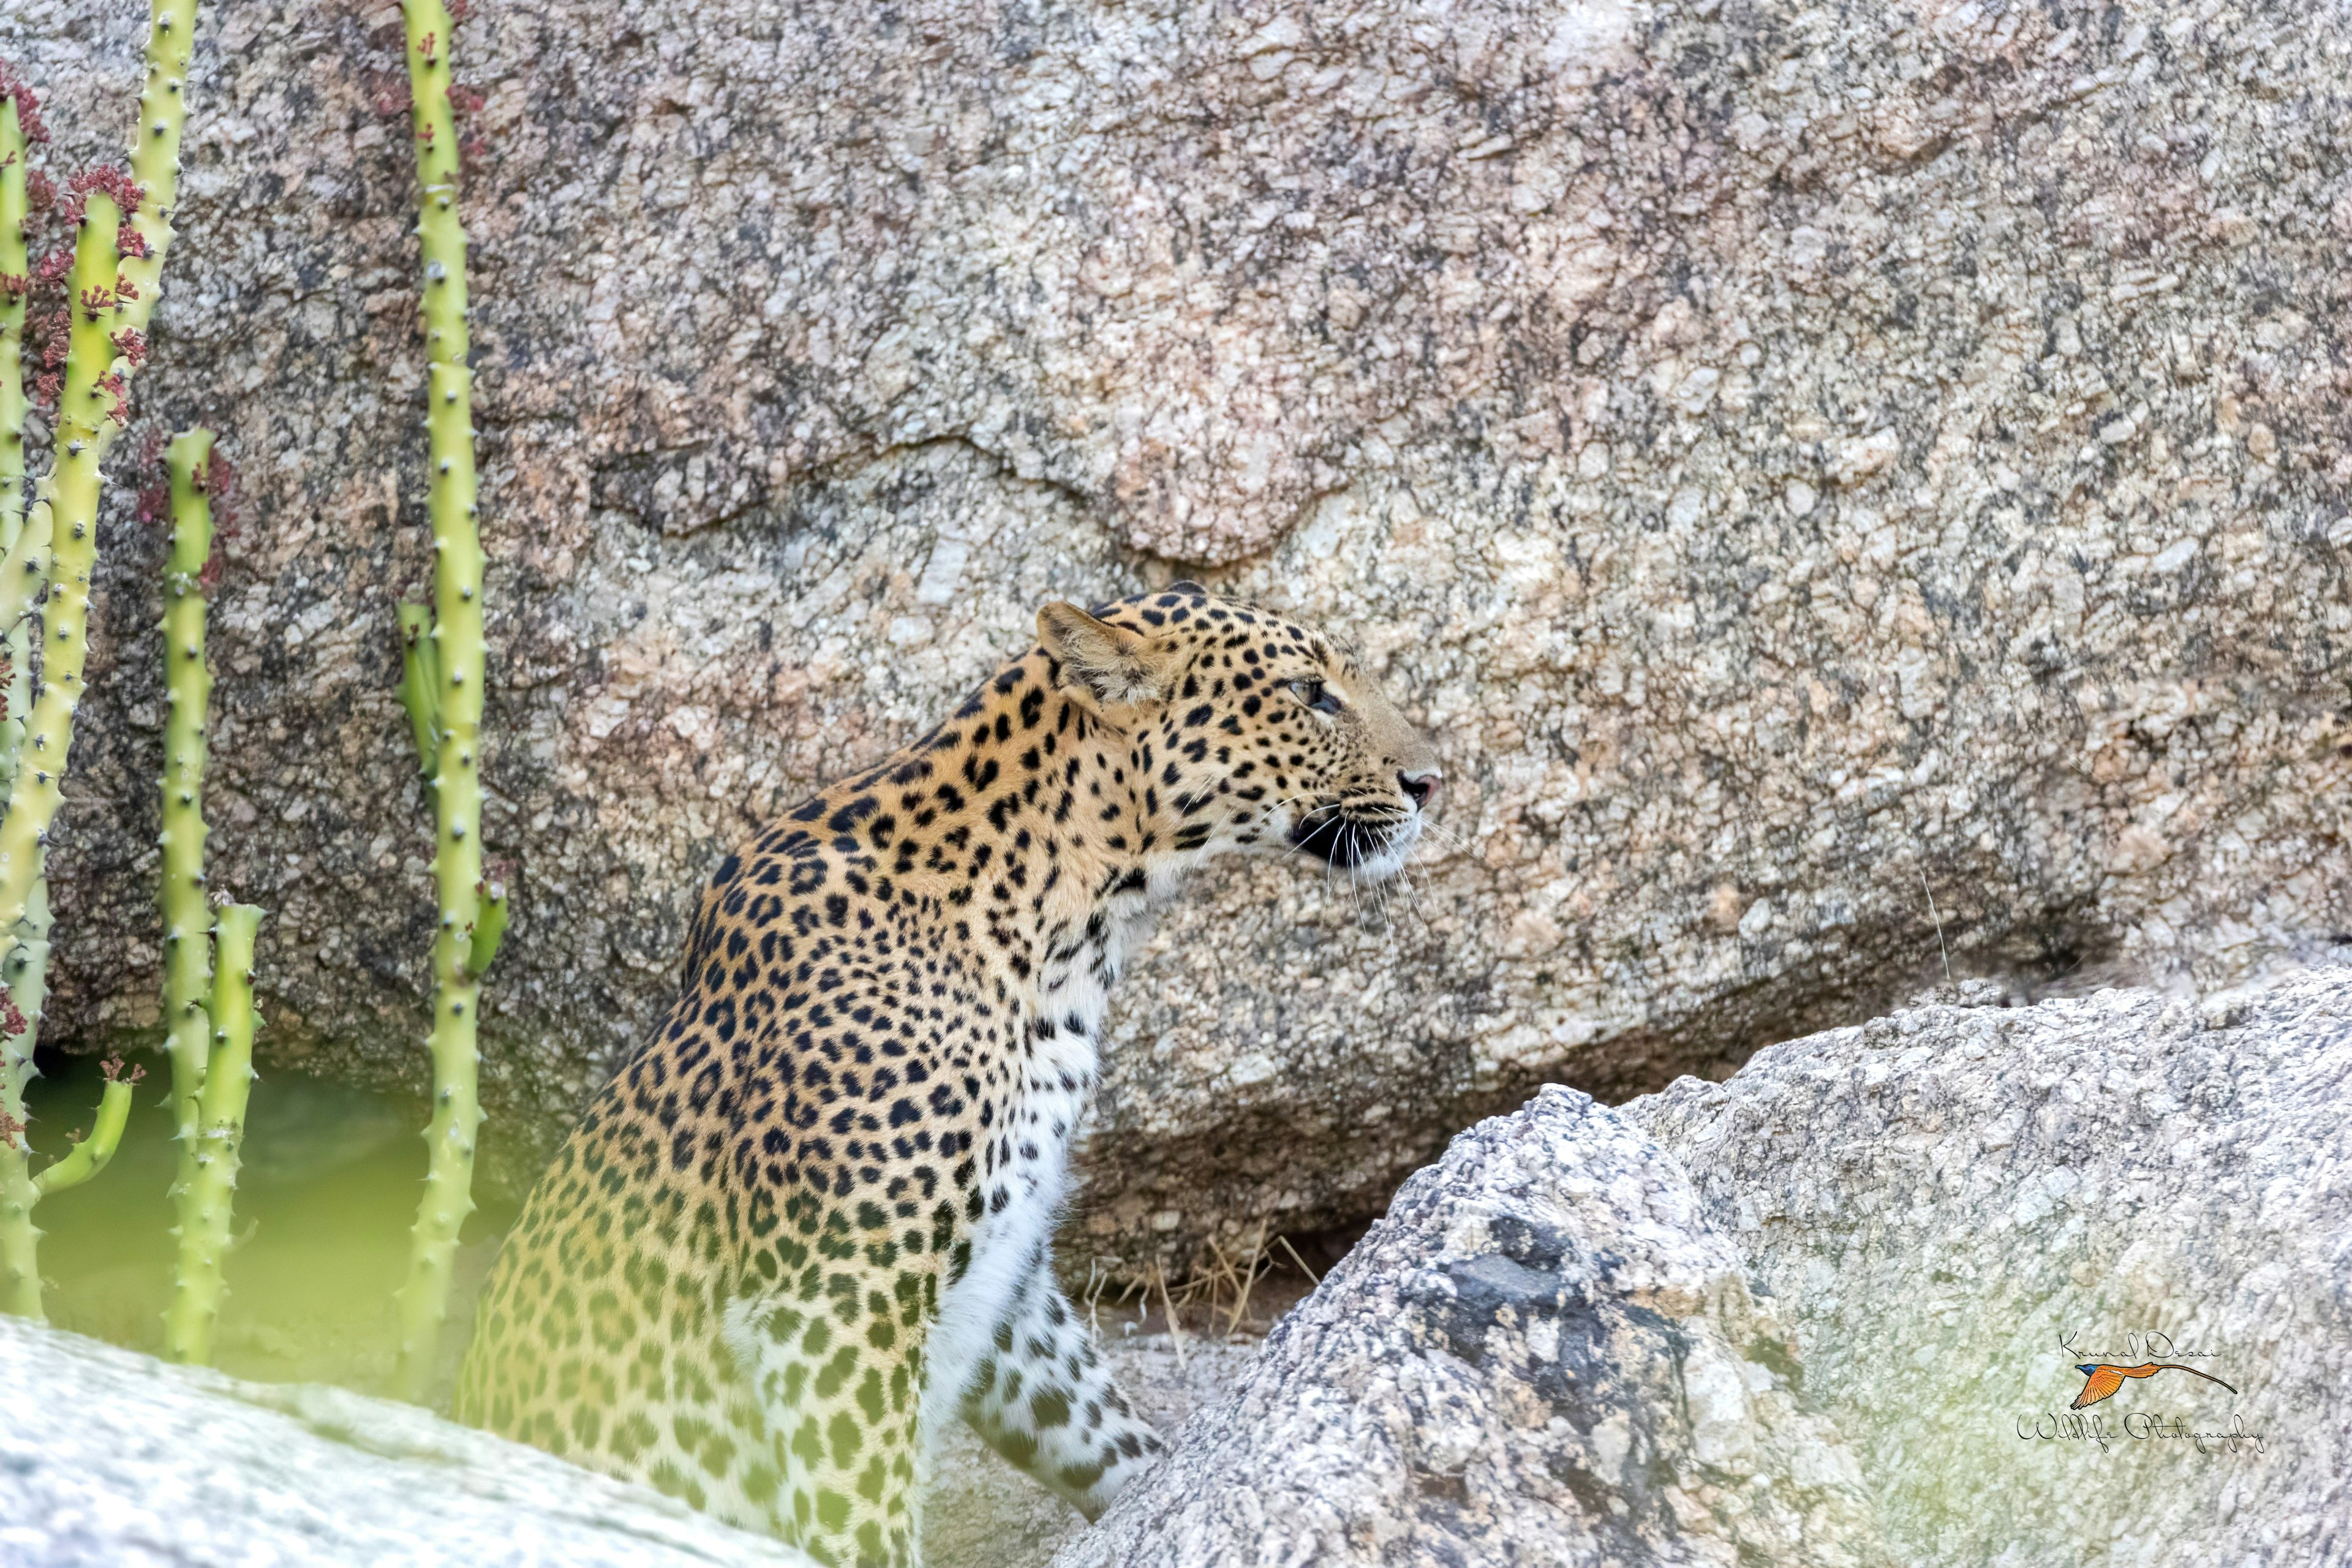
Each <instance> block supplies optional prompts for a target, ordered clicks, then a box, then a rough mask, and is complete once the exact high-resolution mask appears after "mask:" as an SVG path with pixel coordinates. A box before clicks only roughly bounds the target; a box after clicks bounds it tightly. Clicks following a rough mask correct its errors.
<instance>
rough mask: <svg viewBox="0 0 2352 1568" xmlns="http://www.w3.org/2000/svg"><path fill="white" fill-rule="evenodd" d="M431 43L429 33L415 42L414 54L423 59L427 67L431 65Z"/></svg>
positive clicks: (432, 41)
mask: <svg viewBox="0 0 2352 1568" xmlns="http://www.w3.org/2000/svg"><path fill="white" fill-rule="evenodd" d="M433 43H434V37H433V35H432V34H430V33H427V34H425V36H424V37H421V38H419V39H417V40H416V52H417V53H418V54H419V55H421V56H423V57H424V58H425V64H426V65H428V66H429V65H431V64H432V63H433Z"/></svg>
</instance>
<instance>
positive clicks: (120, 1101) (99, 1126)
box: [33, 1057, 147, 1197]
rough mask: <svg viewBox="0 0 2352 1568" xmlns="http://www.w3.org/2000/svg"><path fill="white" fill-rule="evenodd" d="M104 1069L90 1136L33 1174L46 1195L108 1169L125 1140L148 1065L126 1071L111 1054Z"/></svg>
mask: <svg viewBox="0 0 2352 1568" xmlns="http://www.w3.org/2000/svg"><path fill="white" fill-rule="evenodd" d="M100 1070H101V1071H103V1072H104V1073H105V1074H106V1092H105V1093H104V1094H103V1095H102V1096H101V1097H100V1100H99V1102H98V1120H97V1121H95V1122H93V1123H92V1124H91V1126H90V1130H89V1137H87V1138H82V1139H78V1140H77V1141H76V1142H75V1143H74V1146H73V1149H72V1150H71V1152H68V1154H67V1155H66V1157H65V1158H64V1159H62V1160H59V1161H58V1163H56V1164H54V1165H51V1166H50V1167H49V1168H48V1169H47V1170H46V1171H43V1172H42V1173H40V1174H39V1175H37V1176H36V1177H34V1178H33V1185H35V1186H36V1187H37V1188H39V1189H40V1193H41V1195H42V1196H43V1197H47V1196H48V1195H49V1194H51V1193H61V1192H64V1191H65V1190H66V1189H67V1188H68V1187H78V1186H79V1185H81V1184H83V1183H84V1182H87V1181H89V1179H90V1178H91V1177H92V1176H95V1175H97V1174H98V1173H100V1171H103V1170H105V1169H106V1166H107V1163H108V1162H109V1161H110V1160H112V1159H113V1158H114V1151H115V1150H116V1149H118V1148H120V1147H121V1144H122V1129H123V1127H124V1125H125V1124H127V1123H128V1122H129V1121H130V1120H131V1085H133V1084H135V1083H137V1082H138V1081H139V1080H140V1079H143V1078H145V1077H146V1076H147V1069H146V1068H131V1070H130V1071H129V1072H127V1073H126V1072H124V1071H123V1070H122V1058H121V1057H109V1058H106V1062H105V1065H104V1066H103V1068H101V1069H100Z"/></svg>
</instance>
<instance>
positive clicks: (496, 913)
mask: <svg viewBox="0 0 2352 1568" xmlns="http://www.w3.org/2000/svg"><path fill="white" fill-rule="evenodd" d="M479 892H480V897H481V913H480V914H479V915H478V917H477V918H476V920H475V921H474V931H473V935H472V937H471V939H470V940H469V941H468V942H467V944H466V973H468V974H471V975H472V976H473V977H474V978H475V979H477V980H479V979H480V978H481V977H482V976H483V975H485V974H488V973H489V972H490V965H491V964H493V963H497V962H498V961H499V943H500V942H504V941H505V940H506V934H507V885H506V884H505V883H504V882H489V883H486V884H484V885H483V887H482V888H481V889H479Z"/></svg>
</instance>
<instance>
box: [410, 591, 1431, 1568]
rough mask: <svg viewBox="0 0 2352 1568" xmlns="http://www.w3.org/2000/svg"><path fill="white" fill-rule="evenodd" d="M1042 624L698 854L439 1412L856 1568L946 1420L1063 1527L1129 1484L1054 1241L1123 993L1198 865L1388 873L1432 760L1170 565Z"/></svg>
mask: <svg viewBox="0 0 2352 1568" xmlns="http://www.w3.org/2000/svg"><path fill="white" fill-rule="evenodd" d="M1036 629H1037V641H1036V643H1035V645H1034V647H1030V648H1028V649H1027V651H1026V652H1024V653H1023V654H1021V655H1020V656H1019V657H1017V658H1013V659H1012V660H1011V661H1009V662H1007V663H1005V664H1003V666H1001V667H1000V668H997V669H996V670H995V671H994V673H993V674H992V675H991V676H990V677H989V678H988V679H986V680H984V681H983V682H982V685H981V686H980V688H979V689H977V690H975V691H974V692H973V693H972V694H971V696H970V697H969V698H968V699H967V700H965V701H964V702H963V703H962V704H961V706H960V707H958V708H957V709H956V710H954V712H953V714H952V716H951V717H950V718H949V719H947V720H946V721H944V722H942V723H941V724H940V725H939V727H938V728H936V729H934V730H932V731H929V732H928V733H926V734H924V735H922V736H921V737H920V738H919V739H918V740H916V741H915V742H912V743H910V744H909V745H908V746H906V747H905V748H904V749H902V750H900V751H898V752H894V753H892V754H890V755H889V756H887V757H885V758H884V759H882V760H881V761H880V762H878V763H875V764H873V765H872V766H870V767H867V768H866V769H865V770H864V771H862V772H860V773H856V774H855V775H854V776H852V777H849V778H847V779H845V780H844V781H843V782H840V783H837V784H834V785H832V786H831V787H829V788H826V789H824V791H823V792H822V793H820V794H818V795H815V796H814V798H812V799H810V800H808V801H807V802H805V803H804V804H802V805H798V806H796V807H794V808H793V809H792V810H790V811H789V812H787V813H785V814H784V815H783V816H782V817H781V818H779V819H777V820H775V821H774V822H772V824H771V825H769V826H767V827H765V828H764V829H763V830H762V831H761V833H759V834H758V835H757V837H754V838H753V839H752V840H751V841H750V842H748V843H746V844H744V845H742V846H741V847H740V848H738V849H737V850H736V851H735V852H733V853H730V854H728V855H727V856H726V857H725V858H723V859H722V860H721V861H720V862H719V866H718V868H717V869H716V870H715V871H714V872H713V873H712V875H711V877H710V879H709V883H708V885H707V886H706V887H705V888H704V889H702V890H701V894H700V900H699V905H698V910H697V911H696V914H695V916H694V919H693V921H692V922H691V924H690V926H689V928H688V937H687V952H686V956H685V962H684V964H683V967H682V978H681V983H680V984H679V987H678V989H677V995H676V999H675V1001H674V1002H673V1004H672V1005H670V1007H669V1010H668V1012H667V1016H665V1017H663V1018H662V1019H661V1021H660V1022H659V1024H658V1025H657V1026H656V1029H655V1030H654V1032H653V1034H652V1036H651V1037H650V1038H649V1039H648V1040H647V1041H646V1043H645V1044H644V1045H642V1046H641V1047H637V1048H636V1049H635V1052H634V1053H633V1054H631V1055H630V1056H629V1057H628V1058H626V1059H625V1061H624V1062H623V1063H622V1064H621V1065H620V1067H619V1068H618V1069H617V1070H616V1071H614V1073H613V1075H612V1076H611V1077H610V1078H609V1079H607V1080H606V1081H605V1082H604V1086H603V1087H602V1088H601V1089H598V1090H597V1091H596V1092H594V1093H593V1096H592V1097H591V1098H590V1100H589V1101H588V1103H587V1105H586V1107H585V1109H584V1110H583V1111H582V1113H581V1114H580V1115H579V1117H578V1119H577V1121H576V1122H575V1123H574V1124H573V1126H572V1131H571V1132H570V1134H569V1136H568V1137H567V1138H566V1140H565V1141H564V1142H563V1144H562V1148H561V1150H560V1152H558V1153H557V1154H556V1155H555V1157H554V1159H553V1161H552V1163H551V1164H550V1165H549V1166H548V1168H547V1169H546V1171H545V1172H544V1173H543V1174H542V1175H541V1179H540V1180H539V1182H538V1184H536V1186H535V1187H534V1189H533V1190H532V1191H531V1193H530V1195H529V1197H528V1199H527V1200H526V1202H525V1204H524V1205H523V1208H522V1210H521V1213H520V1216H519V1218H518V1220H517V1222H516V1224H515V1225H514V1226H513V1228H512V1229H511V1230H510V1231H509V1234H508V1236H507V1237H506V1239H505V1241H504V1243H503V1245H502V1247H501V1249H500V1252H499V1257H498V1258H497V1261H496V1263H495V1265H494V1266H493V1268H492V1270H491V1274H490V1278H489V1280H488V1284H487V1286H486V1288H485V1289H484V1293H483V1296H482V1299H481V1301H480V1304H479V1307H478V1312H477V1316H476V1331H475V1334H474V1337H473V1340H472V1342H471V1344H470V1346H469V1348H468V1349H467V1352H466V1355H465V1359H464V1362H463V1363H462V1367H461V1370H460V1373H459V1378H458V1384H457V1393H456V1397H455V1410H456V1414H457V1416H458V1417H459V1418H460V1419H461V1420H464V1421H466V1422H468V1423H470V1424H472V1425H474V1426H480V1427H483V1428H486V1429H488V1430H489V1431H491V1432H494V1433H498V1434H500V1435H502V1436H508V1437H510V1438H515V1439H519V1440H520V1441H522V1442H525V1443H529V1444H533V1445H536V1446H537V1447H541V1448H543V1449H546V1450H548V1451H550V1452H551V1453H554V1454H557V1455H560V1456H562V1457H564V1458H569V1459H571V1460H572V1461H573V1462H575V1463H578V1464H581V1465H583V1466H586V1467H588V1468H592V1469H596V1470H601V1471H604V1472H605V1473H607V1474H610V1475H613V1476H616V1477H619V1478H622V1479H627V1480H634V1481H639V1482H643V1483H646V1484H648V1485H650V1486H652V1487H654V1488H656V1489H659V1490H661V1491H663V1492H666V1493H668V1494H670V1495H671V1496H673V1497H676V1498H679V1499H682V1500H684V1501H685V1502H686V1503H687V1504H688V1505H689V1506H691V1507H693V1508H695V1509H698V1510H703V1511H705V1512H707V1513H709V1514H713V1515H716V1516H718V1517H719V1518H720V1519H723V1520H725V1521H729V1522H731V1523H734V1524H737V1525H740V1526H743V1527H746V1528H749V1529H752V1530H756V1531H764V1532H767V1533H770V1534H772V1535H775V1536H778V1537H781V1538H782V1540H783V1541H784V1542H787V1543H789V1544H791V1545H793V1546H795V1547H797V1548H798V1549H799V1550H800V1551H801V1552H803V1554H805V1555H806V1556H807V1557H808V1558H810V1559H812V1560H814V1562H817V1563H825V1564H844V1563H856V1564H859V1565H860V1568H866V1565H888V1568H897V1565H900V1564H910V1565H911V1564H915V1563H919V1559H920V1534H921V1531H920V1510H921V1494H922V1489H923V1485H924V1483H925V1481H926V1479H927V1478H928V1475H929V1467H930V1464H931V1455H932V1453H933V1450H934V1447H935V1445H936V1443H937V1441H938V1437H939V1435H940V1433H941V1432H942V1431H943V1430H946V1429H947V1428H948V1427H949V1426H950V1425H951V1424H952V1423H954V1422H956V1421H958V1420H961V1421H962V1422H964V1423H966V1424H968V1425H969V1426H971V1427H972V1428H973V1429H974V1430H975V1431H976V1432H977V1433H978V1434H979V1435H980V1436H981V1437H982V1439H983V1440H984V1441H985V1442H986V1443H987V1445H988V1446H989V1447H992V1448H993V1449H994V1450H995V1451H996V1452H997V1453H998V1454H1000V1455H1002V1456H1003V1458H1006V1459H1008V1460H1010V1461H1011V1462H1012V1463H1013V1465H1015V1466H1017V1467H1018V1468H1021V1469H1022V1470H1024V1471H1025V1472H1027V1473H1028V1474H1029V1475H1030V1476H1031V1477H1033V1478H1034V1479H1035V1480H1036V1481H1037V1482H1038V1483H1040V1484H1041V1485H1042V1486H1044V1487H1045V1489H1048V1490H1050V1491H1051V1492H1053V1493H1055V1494H1056V1495H1058V1496H1060V1497H1062V1498H1064V1499H1066V1500H1067V1501H1069V1502H1070V1503H1071V1504H1073V1505H1074V1506H1075V1507H1076V1509H1077V1510H1078V1511H1079V1512H1080V1513H1082V1514H1084V1515H1085V1516H1086V1517H1087V1519H1089V1520H1092V1519H1094V1518H1096V1517H1097V1516H1098V1515H1099V1514H1100V1513H1101V1512H1102V1511H1103V1510H1104V1509H1106V1508H1107V1507H1108V1505H1109V1504H1110V1502H1111V1500H1113V1499H1114V1498H1116V1497H1117V1496H1118V1494H1119V1492H1120V1491H1121V1490H1122V1489H1124V1488H1125V1487H1126V1486H1127V1485H1128V1484H1129V1482H1131V1481H1132V1480H1133V1479H1135V1478H1136V1477H1137V1476H1138V1475H1139V1474H1140V1473H1142V1471H1143V1470H1144V1469H1145V1468H1148V1467H1149V1466H1150V1464H1152V1463H1153V1462H1154V1461H1155V1456H1156V1455H1158V1454H1159V1452H1160V1449H1161V1447H1162V1439H1161V1438H1160V1436H1159V1435H1158V1434H1157V1433H1156V1432H1155V1431H1154V1429H1153V1428H1152V1426H1150V1423H1149V1422H1147V1421H1146V1420H1145V1419H1144V1418H1143V1417H1142V1415H1140V1414H1139V1412H1138V1410H1137V1408H1136V1405H1135V1404H1134V1401H1133V1400H1132V1399H1131V1398H1129V1396H1128V1395H1127V1394H1125V1393H1124V1392H1122V1390H1121V1389H1120V1388H1119V1386H1118V1383H1117V1381H1116V1379H1115V1378H1114V1377H1113V1376H1112V1374H1111V1372H1110V1370H1109V1367H1108V1363H1107V1362H1106V1360H1105V1358H1104V1356H1103V1354H1102V1353H1101V1351H1100V1348H1099V1346H1098V1345H1097V1342H1096V1341H1095V1338H1094V1335H1093V1332H1092V1331H1091V1329H1090V1327H1089V1325H1088V1323H1087V1319H1086V1317H1085V1315H1084V1314H1082V1313H1081V1312H1079V1311H1078V1310H1076V1308H1074V1306H1073V1305H1072V1303H1071V1301H1070V1300H1069V1298H1068V1296H1067V1295H1066V1292H1065V1290H1064V1289H1063V1287H1062V1285H1061V1284H1060V1282H1059V1279H1058V1277H1057V1275H1056V1272H1055V1261H1054V1253H1053V1237H1054V1230H1055V1224H1056V1220H1057V1216H1058V1215H1059V1214H1060V1213H1061V1210H1062V1207H1063V1205H1064V1204H1065V1202H1066V1196H1067V1187H1068V1184H1069V1168H1070V1151H1071V1144H1072V1140H1073V1135H1074V1133H1075V1132H1076V1131H1077V1129H1078V1128H1079V1125H1080V1119H1081V1117H1082V1115H1083V1114H1084V1113H1085V1112H1086V1110H1087V1104H1088V1100H1089V1098H1090V1096H1091V1093H1092V1090H1093V1089H1094V1086H1095V1083H1096V1079H1097V1067H1098V1056H1099V1048H1100V1041H1101V1036H1102V1026H1103V1018H1104V1014H1105V1008H1106V1006H1107V1004H1108V998H1109V995H1110V992H1111V988H1112V985H1113V984H1114V983H1115V982H1116V981H1117V980H1118V976H1119V973H1120V972H1121V970H1122V968H1123V967H1124V966H1125V964H1126V963H1127V960H1128V958H1129V954H1130V952H1131V949H1132V947H1133V945H1134V943H1135V942H1136V940H1137V933H1138V932H1139V931H1141V930H1145V929H1148V925H1149V922H1150V920H1151V918H1152V917H1153V915H1154V912H1155V911H1156V910H1159V909H1160V908H1162V907H1163V906H1165V905H1167V904H1168V903H1169V902H1170V901H1171V900H1172V899H1173V898H1174V897H1175V896H1176V894H1177V893H1178V892H1179V890H1180V889H1181V886H1182V885H1183V884H1184V883H1185V882H1186V881H1187V879H1188V878H1189V876H1190V874H1191V873H1192V872H1193V871H1194V870H1195V869H1196V868H1199V867H1200V866H1201V865H1202V863H1204V862H1205V861H1207V860H1209V859H1211V858H1214V857H1217V856H1219V855H1223V854H1229V853H1235V852H1239V853H1244V854H1248V853H1255V854H1260V855H1269V854H1270V855H1276V856H1295V857H1297V858H1298V861H1299V863H1300V864H1303V865H1316V866H1318V867H1319V868H1324V869H1323V870H1322V874H1323V875H1324V876H1326V877H1328V876H1331V875H1332V874H1333V871H1332V869H1330V868H1337V870H1338V871H1339V872H1343V873H1345V875H1346V876H1348V877H1349V878H1352V879H1359V880H1361V881H1364V882H1378V881H1381V880H1382V879H1387V878H1390V877H1392V876H1394V875H1395V874H1396V873H1397V872H1398V870H1399V869H1400V868H1402V866H1403V865H1404V864H1405V862H1406V859H1407V857H1408V856H1409V855H1410V854H1411V852H1412V849H1413V847H1414V846H1415V844H1416V842H1417V841H1418V840H1419V838H1420V836H1421V834H1422V831H1423V825H1424V824H1425V823H1426V822H1427V821H1429V819H1430V815H1431V813H1432V811H1433V809H1434V803H1435V800H1436V796H1437V795H1438V792H1439V788H1440V784H1441V779H1442V774H1441V771H1440V768H1439V765H1438V757H1437V753H1436V752H1435V751H1434V749H1433V746H1432V745H1431V743H1430V742H1428V741H1427V740H1426V739H1424V738H1423V735H1422V734H1421V733H1420V732H1419V731H1417V730H1416V728H1415V727H1414V726H1413V725H1412V724H1411V723H1409V722H1408V721H1406V719H1405V718H1404V717H1403V716H1402V713H1401V712H1400V710H1399V709H1398V708H1397V707H1396V706H1395V704H1394V703H1393V702H1392V701H1391V700H1390V699H1389V698H1388V697H1387V696H1386V695H1385V694H1384V693H1383V692H1382V691H1381V688H1380V686H1379V684H1378V683H1377V681H1376V680H1375V679H1373V678H1372V677H1371V675H1370V674H1369V673H1368V671H1367V668H1366V667H1365V662H1364V660H1363V659H1362V658H1360V656H1359V655H1358V654H1356V653H1354V652H1353V651H1351V650H1350V648H1349V647H1348V646H1347V645H1346V644H1344V643H1342V642H1340V641H1339V640H1338V639H1337V638H1335V637H1331V636H1329V635H1327V634H1325V633H1324V632H1321V631H1318V630H1317V629H1315V628H1313V627H1311V626H1306V625H1303V624H1301V623H1300V622H1298V621H1296V620H1293V619H1291V618H1289V617H1288V616H1285V615H1282V614H1279V613H1276V611H1274V610H1271V609H1268V608H1266V607H1265V606H1263V605H1256V604H1253V603H1251V602H1249V601H1246V600H1243V599H1238V598H1228V597H1225V596H1222V595H1216V594H1213V593H1211V592H1209V591H1208V590H1207V589H1205V588H1203V587H1202V586H1201V585H1200V584H1196V583H1192V582H1190V581H1185V582H1178V583H1175V584H1171V586H1169V587H1166V588H1164V589H1160V590H1156V591H1152V592H1148V593H1144V594H1139V595H1131V596H1129V597H1126V598H1122V599H1118V600H1116V601H1112V602H1109V603H1106V604H1101V605H1095V606H1094V607H1093V608H1092V609H1082V608H1080V607H1078V606H1077V605H1073V604H1069V603H1065V602H1059V601H1056V602H1054V603H1049V604H1046V605H1044V606H1043V607H1042V608H1041V609H1040V610H1039V611H1038V612H1037V616H1036Z"/></svg>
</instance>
